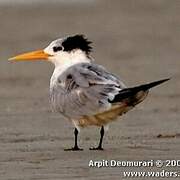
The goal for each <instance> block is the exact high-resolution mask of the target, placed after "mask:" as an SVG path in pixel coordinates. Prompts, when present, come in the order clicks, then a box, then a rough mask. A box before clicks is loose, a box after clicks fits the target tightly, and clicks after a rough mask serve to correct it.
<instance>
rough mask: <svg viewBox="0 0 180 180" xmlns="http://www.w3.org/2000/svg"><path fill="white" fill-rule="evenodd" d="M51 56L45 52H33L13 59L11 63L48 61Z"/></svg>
mask: <svg viewBox="0 0 180 180" xmlns="http://www.w3.org/2000/svg"><path fill="white" fill-rule="evenodd" d="M50 56H51V55H50V54H47V53H45V52H44V51H43V50H38V51H32V52H29V53H24V54H20V55H17V56H15V57H12V58H10V59H9V61H31V60H32V61H33V60H47V59H48V57H50Z"/></svg>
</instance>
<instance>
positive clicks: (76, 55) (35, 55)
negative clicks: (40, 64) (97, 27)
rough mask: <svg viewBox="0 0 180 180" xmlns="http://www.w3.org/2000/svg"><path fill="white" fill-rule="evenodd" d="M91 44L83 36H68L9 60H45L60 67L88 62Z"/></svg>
mask: <svg viewBox="0 0 180 180" xmlns="http://www.w3.org/2000/svg"><path fill="white" fill-rule="evenodd" d="M90 44H91V42H90V41H88V40H87V39H86V38H85V37H84V36H83V35H74V36H68V37H65V38H61V39H57V40H55V41H53V42H51V43H50V44H49V45H48V46H47V47H46V48H45V49H43V50H38V51H33V52H30V53H25V54H21V55H18V56H15V57H13V58H11V59H10V60H11V61H22V60H25V61H27V60H47V61H50V62H52V63H53V64H55V66H62V65H66V64H75V63H78V62H87V61H90V57H89V54H90V52H91V49H92V47H91V46H90Z"/></svg>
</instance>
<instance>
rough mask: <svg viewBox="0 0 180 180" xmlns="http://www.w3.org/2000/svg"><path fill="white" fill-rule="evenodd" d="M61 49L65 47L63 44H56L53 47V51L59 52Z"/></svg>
mask: <svg viewBox="0 0 180 180" xmlns="http://www.w3.org/2000/svg"><path fill="white" fill-rule="evenodd" d="M61 50H63V47H62V46H54V47H53V51H54V52H58V51H61Z"/></svg>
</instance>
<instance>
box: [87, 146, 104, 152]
mask: <svg viewBox="0 0 180 180" xmlns="http://www.w3.org/2000/svg"><path fill="white" fill-rule="evenodd" d="M89 150H93V151H103V150H104V149H103V148H102V147H101V146H98V147H91V148H89Z"/></svg>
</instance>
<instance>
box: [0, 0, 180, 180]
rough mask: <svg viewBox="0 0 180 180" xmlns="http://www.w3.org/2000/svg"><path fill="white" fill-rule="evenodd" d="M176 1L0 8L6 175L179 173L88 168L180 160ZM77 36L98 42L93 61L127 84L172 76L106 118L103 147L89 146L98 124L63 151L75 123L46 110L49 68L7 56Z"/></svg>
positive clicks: (46, 178) (0, 113)
mask: <svg viewBox="0 0 180 180" xmlns="http://www.w3.org/2000/svg"><path fill="white" fill-rule="evenodd" d="M179 5H180V4H179V1H178V0H173V1H170V0H159V1H156V0H149V1H143V0H139V1H131V0H126V1H123V0H120V1H106V0H105V1H87V2H86V3H82V2H80V1H77V2H76V3H60V2H59V3H58V2H54V3H52V4H50V3H42V2H41V3H35V2H33V3H28V4H27V5H26V4H21V3H18V4H16V3H15V2H14V3H10V4H4V3H3V4H0V24H1V25H0V42H1V43H0V57H1V58H0V180H61V179H62V180H69V179H73V180H84V179H91V180H93V179H94V180H95V179H98V180H101V179H102V180H109V179H114V180H116V179H117V180H119V179H131V178H125V177H123V172H124V171H152V170H154V171H162V170H163V169H165V170H167V171H178V172H180V170H179V167H163V168H156V167H153V168H151V169H150V168H148V167H146V168H143V167H139V168H137V167H102V168H95V167H89V161H90V160H93V161H96V160H112V159H113V160H119V161H127V160H129V161H133V160H158V159H160V160H166V159H174V160H177V159H179V157H180V118H179V114H180V108H179V104H180V61H179V48H180V41H179V39H180V33H179V30H180V28H179V27H180V11H179ZM76 33H78V34H79V33H80V34H85V35H86V36H87V37H88V38H89V39H90V40H91V41H93V48H94V49H93V52H92V56H93V57H94V58H95V59H96V62H97V63H99V64H102V65H104V66H105V67H106V68H107V69H108V70H110V71H112V72H113V73H115V74H117V75H118V76H120V77H121V78H122V79H123V80H124V81H125V82H126V84H127V85H128V86H134V85H139V84H143V83H146V82H151V81H154V80H159V79H163V78H168V77H171V80H170V81H168V82H167V83H165V84H163V85H161V86H159V87H157V88H154V89H152V90H151V91H150V94H149V96H148V98H147V99H146V100H145V101H144V102H143V103H141V104H140V105H138V106H137V107H136V108H134V109H133V110H131V111H130V112H129V113H127V114H125V115H123V116H122V117H119V119H118V120H117V121H116V122H113V123H112V124H110V128H109V131H108V132H107V133H106V135H105V139H104V148H105V150H104V151H100V152H96V151H89V147H91V146H93V145H95V144H97V142H98V139H99V129H98V128H96V127H91V128H87V129H82V131H81V134H80V146H81V147H83V148H84V151H80V152H65V151H64V150H63V149H64V148H67V147H71V146H72V145H73V138H74V137H73V126H72V124H71V123H70V122H69V121H68V120H66V119H65V118H64V117H62V116H61V115H60V114H58V113H53V112H52V111H51V108H50V104H49V80H50V76H51V74H52V72H53V68H54V67H53V65H51V64H50V63H45V62H20V63H9V62H8V60H7V59H8V58H10V57H12V56H14V55H16V54H19V53H23V52H27V51H31V50H36V49H42V48H44V47H46V46H47V45H48V43H50V42H51V41H52V40H54V39H57V38H59V37H63V36H66V35H69V34H76ZM132 179H143V178H140V177H139V178H132ZM149 179H150V178H149ZM151 179H156V178H155V177H154V178H151ZM158 179H161V178H158ZM162 179H164V178H162ZM168 179H175V178H173V177H169V178H168ZM176 179H178V178H176Z"/></svg>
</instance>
